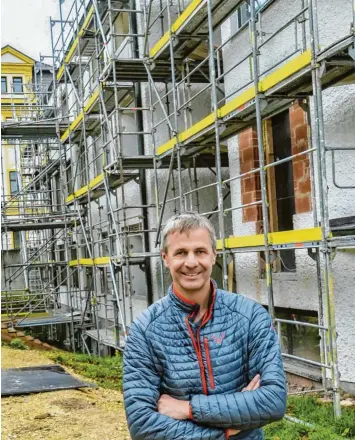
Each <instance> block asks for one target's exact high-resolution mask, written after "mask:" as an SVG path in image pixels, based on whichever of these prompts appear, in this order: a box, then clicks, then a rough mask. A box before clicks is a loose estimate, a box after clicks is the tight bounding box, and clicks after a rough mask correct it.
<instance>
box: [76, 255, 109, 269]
mask: <svg viewBox="0 0 355 440" xmlns="http://www.w3.org/2000/svg"><path fill="white" fill-rule="evenodd" d="M110 260H111V258H110V257H97V258H79V259H78V260H70V261H69V266H71V267H75V266H103V265H107V264H109V263H110Z"/></svg>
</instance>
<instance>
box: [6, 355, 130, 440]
mask: <svg viewBox="0 0 355 440" xmlns="http://www.w3.org/2000/svg"><path fill="white" fill-rule="evenodd" d="M1 355H2V356H1V367H2V368H17V367H28V366H32V365H45V364H52V363H53V362H52V361H50V360H49V359H48V358H47V357H46V356H45V354H42V353H40V352H37V351H34V350H26V351H25V350H24V351H20V350H12V349H10V348H7V347H1ZM67 370H68V369H67ZM68 371H69V370H68ZM69 372H70V373H71V374H73V373H72V371H69ZM74 376H76V377H78V378H80V379H82V380H83V381H86V382H87V379H86V378H82V377H80V376H78V375H74ZM1 406H2V408H1V421H2V423H1V425H2V427H1V439H2V440H13V439H17V440H29V439H36V440H37V439H38V440H72V439H73V440H74V439H75V440H77V439H82V440H113V439H115V440H129V439H130V436H129V434H128V429H127V425H126V420H125V413H124V407H123V397H122V394H121V393H120V392H118V391H116V390H107V389H104V388H97V389H90V388H82V389H81V390H65V391H52V392H48V393H39V394H31V395H27V396H16V397H4V398H2V399H1Z"/></svg>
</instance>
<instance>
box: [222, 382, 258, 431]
mask: <svg viewBox="0 0 355 440" xmlns="http://www.w3.org/2000/svg"><path fill="white" fill-rule="evenodd" d="M260 379H261V377H260V374H257V375H256V376H255V377H254V378H253V379H252V381H251V382H250V384H249V385H247V386H246V387H244V388H243V389H242V393H244V391H254V390H257V389H258V388H259V387H260ZM239 433H240V430H238V429H229V433H228V434H229V436H230V437H231V436H232V435H236V434H239Z"/></svg>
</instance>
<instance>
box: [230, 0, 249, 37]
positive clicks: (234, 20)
mask: <svg viewBox="0 0 355 440" xmlns="http://www.w3.org/2000/svg"><path fill="white" fill-rule="evenodd" d="M249 18H250V12H249V5H248V3H247V2H243V3H242V4H241V5H240V6H239V7H238V8H237V10H236V11H235V12H234V13H233V15H232V16H231V26H232V32H236V31H238V30H239V29H240V28H241V27H242V26H244V25H245V23H246V22H247V21H248V20H249Z"/></svg>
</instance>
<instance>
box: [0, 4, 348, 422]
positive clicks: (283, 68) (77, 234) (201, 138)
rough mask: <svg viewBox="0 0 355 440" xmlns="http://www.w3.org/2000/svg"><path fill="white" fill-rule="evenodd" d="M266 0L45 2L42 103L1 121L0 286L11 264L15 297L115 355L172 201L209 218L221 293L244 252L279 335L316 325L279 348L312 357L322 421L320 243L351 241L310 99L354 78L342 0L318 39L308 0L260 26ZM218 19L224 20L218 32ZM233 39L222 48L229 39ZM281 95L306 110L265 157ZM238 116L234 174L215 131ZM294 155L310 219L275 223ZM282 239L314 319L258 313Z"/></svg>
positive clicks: (76, 343) (220, 133)
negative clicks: (312, 350) (334, 200)
mask: <svg viewBox="0 0 355 440" xmlns="http://www.w3.org/2000/svg"><path fill="white" fill-rule="evenodd" d="M280 3H282V0H276V1H271V0H269V1H257V0H255V1H250V2H249V3H246V2H243V1H231V0H193V1H191V2H184V1H183V0H179V1H178V2H170V1H166V2H163V1H161V2H160V3H159V5H158V4H157V2H153V1H152V0H145V1H143V2H138V1H137V2H136V1H135V0H130V1H129V2H127V1H123V0H107V1H101V2H98V1H97V0H75V1H73V2H72V5H71V8H70V9H69V11H66V14H64V12H63V6H62V2H61V1H60V2H59V7H60V17H59V20H53V19H51V36H52V62H53V66H54V67H55V69H54V74H53V87H52V91H51V98H50V100H51V101H50V102H51V108H50V109H44V108H43V102H42V101H41V105H42V107H40V109H39V104H38V97H37V98H36V100H35V103H36V104H35V105H36V108H35V109H33V112H34V113H33V114H32V117H31V118H30V119H29V120H28V121H27V120H26V121H15V122H14V123H6V124H3V127H2V130H3V135H4V137H5V139H6V136H8V137H9V138H11V139H13V138H16V136H21V137H19V138H18V139H21V140H18V141H17V142H18V147H17V151H18V155H19V156H18V157H19V161H18V164H19V175H20V176H21V183H20V191H19V193H18V194H17V195H16V196H12V197H11V198H8V197H7V198H6V196H5V200H4V201H3V214H4V215H5V221H4V223H3V224H4V226H3V227H2V228H3V229H2V230H3V231H4V233H3V236H4V237H6V234H7V232H8V231H14V230H20V231H21V243H22V246H21V249H22V253H23V255H22V263H20V264H18V266H19V267H18V269H17V272H16V271H15V273H13V268H11V267H9V266H7V267H4V273H5V274H6V273H8V272H6V271H9V270H10V269H11V270H12V272H11V275H8V276H5V281H6V283H7V288H6V291H7V292H10V291H11V283H12V280H13V279H14V278H16V276H19V274H20V273H21V274H24V277H25V282H26V292H28V295H33V296H35V297H36V298H37V297H38V293H40V295H41V298H42V299H41V300H40V301H38V300H37V303H36V305H35V306H34V308H37V307H40V304H42V305H45V310H46V311H48V310H51V311H53V313H54V315H53V316H54V320H53V321H51V322H52V323H57V322H58V318H56V317H55V315H57V316H58V313H59V312H61V310H60V309H61V307H64V306H65V307H66V311H67V312H68V314H69V315H70V316H71V321H70V324H68V344H69V343H70V346H71V348H72V349H73V350H76V349H78V348H80V349H82V350H83V351H87V352H89V353H90V352H91V349H90V347H93V343H92V341H96V342H97V347H98V348H97V351H98V352H100V347H101V346H103V345H104V346H108V347H111V348H112V349H118V350H122V349H124V340H125V337H126V335H127V331H128V329H129V326H130V324H131V322H132V321H133V319H134V318H135V316H136V315H137V313H138V312H139V311H141V310H143V309H144V308H145V307H146V306H147V305H149V304H151V303H152V302H153V300H154V299H156V298H157V297H160V296H161V295H163V294H164V292H165V291H166V286H167V282H168V278H167V275H166V274H165V273H164V269H163V264H162V261H161V259H160V254H159V244H160V233H161V229H162V226H163V225H164V222H165V221H166V219H167V218H168V216H170V215H171V214H172V213H174V212H175V213H176V212H183V211H189V210H193V211H198V212H200V213H202V214H203V215H205V216H207V217H208V218H210V219H211V220H212V221H213V223H214V224H215V226H216V230H217V233H218V255H219V259H218V265H219V270H220V278H221V283H222V286H223V288H224V289H229V290H232V287H233V278H234V274H233V261H234V260H235V259H237V258H238V255H239V254H240V253H258V254H259V255H260V259H261V260H262V266H263V270H262V276H263V277H264V278H265V286H266V290H267V297H268V310H269V312H270V314H271V315H272V317H273V319H274V321H275V323H276V326H277V330H278V333H279V335H280V339H281V327H282V326H283V325H285V324H287V325H297V326H308V327H314V328H317V329H318V330H319V336H320V355H321V361H320V362H316V361H312V360H309V359H303V358H302V359H301V358H299V357H297V356H294V355H291V354H287V353H284V357H285V358H289V359H296V360H297V359H298V360H300V359H301V360H302V361H303V362H307V363H308V364H309V365H314V366H317V367H319V368H321V370H322V379H323V387H324V389H325V390H329V389H330V390H332V392H333V397H334V409H335V413H336V414H337V415H339V414H340V389H339V370H338V359H337V335H336V326H335V310H334V301H335V299H334V286H333V270H332V259H333V256H334V251H335V250H336V249H339V248H351V247H354V246H355V236H354V235H353V232H352V227H351V228H350V227H349V228H347V227H346V226H345V227H344V228H343V230H342V234H341V236H335V235H336V234H334V230H332V229H331V226H330V220H329V207H328V198H327V194H328V187H327V173H326V156H327V155H329V154H331V157H332V167H333V181H334V184H336V185H337V186H338V187H341V185H339V184H338V183H337V181H336V170H335V154H336V152H337V151H344V150H347V151H349V150H355V148H349V147H339V146H334V147H332V146H329V145H328V144H327V142H326V139H325V133H324V122H323V103H322V93H323V90H325V89H327V88H330V87H334V86H335V85H341V84H349V83H351V82H354V80H355V74H354V65H355V64H354V59H355V55H354V54H355V34H354V17H355V10H354V3H352V10H351V11H350V13H349V22H351V23H352V27H351V29H350V32H349V33H348V34H346V35H345V36H344V37H342V38H341V39H338V40H336V41H334V42H332V44H331V45H330V46H328V47H326V48H322V49H321V48H320V47H321V46H320V43H319V26H318V14H319V10H318V9H317V4H316V2H315V1H314V0H309V1H308V2H305V1H301V2H299V4H298V5H297V8H293V9H295V10H294V11H293V12H292V14H286V16H285V18H279V19H278V22H277V24H276V25H275V23H274V25H273V27H272V28H270V29H265V28H264V26H265V24H264V17H265V16H267V14H268V13H269V11H270V8H272V7H273V4H280ZM243 16H244V19H243ZM228 20H230V23H231V22H232V20H237V23H238V26H237V30H236V31H234V32H233V31H231V32H230V35H229V36H228V37H226V36H225V34H226V32H225V26H226V23H227V22H228ZM265 21H266V22H267V20H266V19H265ZM223 26H224V27H223ZM221 29H224V32H222V31H221ZM248 31H249V32H248ZM285 32H292V39H291V42H288V44H289V46H288V47H287V50H282V51H281V52H282V54H283V55H282V57H279V58H278V59H275V58H274V57H272V56H269V55H270V51H272V50H273V47H275V44H276V45H278V44H280V38H283V36H284V35H285ZM246 33H247V34H249V35H248V38H247V39H245V38H244V40H243V46H242V47H241V49H240V50H239V52H238V53H237V54H236V55H235V56H234V57H230V56H229V53H230V51H231V50H233V48H235V46H234V44H235V40H236V39H238V38H239V37H240V36H242V35H245V34H246ZM283 49H284V48H283ZM235 78H237V80H236V79H235ZM31 94H32V95H34V96H37V94H36V93H33V92H31ZM46 102H48V100H47V101H46ZM295 102H296V103H298V105H299V106H300V107H301V108H302V109H303V110H304V111H305V113H306V115H307V117H306V120H307V123H308V135H307V137H308V145H307V147H306V148H303V149H301V151H296V152H294V153H293V154H291V155H289V156H287V157H284V158H281V159H277V158H276V160H275V158H274V156H273V155H272V152H271V153H270V145H268V144H269V134H268V130H269V128H268V122H267V121H268V120H270V118H272V117H273V116H275V115H278V114H279V113H281V112H282V111H284V110H286V109H288V108H289V107H290V106H291V105H294V103H295ZM311 127H313V132H311ZM250 128H253V129H254V133H255V134H254V136H255V144H256V145H255V146H256V148H257V159H256V161H255V163H256V164H257V165H256V166H255V165H253V166H252V167H251V169H249V170H247V171H245V172H244V171H243V172H239V173H237V174H236V173H234V171H232V170H231V169H230V167H229V162H230V158H229V152H228V150H230V147H228V144H227V142H228V140H230V139H231V138H233V136H235V135H238V134H241V133H242V132H244V131H245V130H247V129H250ZM53 133H56V138H55V137H54V136H53ZM26 136H27V142H26V146H24V147H22V146H21V145H23V141H24V139H26ZM34 148H36V150H34ZM267 153H270V154H267ZM270 157H272V158H273V159H270ZM304 157H306V158H308V160H309V163H310V179H311V190H312V204H313V210H312V212H313V227H308V228H304V229H297V230H296V229H295V230H282V231H279V230H277V227H275V224H274V223H273V221H274V220H273V219H272V215H271V209H272V205H273V204H274V203H275V198H276V196H275V194H273V193H272V190H271V186H272V185H271V180H272V176H273V173H274V170H275V169H276V168H277V167H279V166H280V165H282V164H285V163H289V164H290V163H294V162H295V161H297V160H298V159H299V158H304ZM29 170H31V172H29ZM34 170H36V171H34ZM251 176H254V177H255V176H256V177H257V179H258V182H260V188H259V189H258V193H257V194H255V197H254V199H253V200H250V201H246V202H245V203H244V202H243V203H242V204H239V205H238V204H235V203H234V201H233V200H232V198H231V191H232V190H233V185H234V184H235V183H236V182H243V181H245V179H248V178H250V177H251ZM201 182H202V184H201ZM344 188H347V189H352V188H353V187H352V186H351V185H349V186H346V187H344ZM54 201H56V203H54ZM10 205H11V206H16V207H17V206H18V217H17V219H16V220H15V221H14V220H12V219H11V218H10V217H9V216H8V215H7V214H6V213H7V212H8V209H10V207H11V206H10ZM248 208H256V212H257V213H258V216H259V217H258V219H257V220H258V221H259V229H258V231H257V232H259V233H256V234H253V235H242V236H234V235H230V234H229V233H230V232H231V231H232V226H231V225H232V222H233V215H234V214H235V213H236V212H237V211H238V212H243V211H244V210H246V209H248ZM3 249H4V244H3ZM295 249H297V250H300V249H306V250H309V255H310V256H311V257H312V258H313V259H314V261H315V265H316V272H317V284H318V324H309V323H306V322H299V321H295V320H285V319H280V318H278V317H277V314H276V313H275V305H274V292H273V270H274V268H275V267H277V265H278V264H280V261H281V263H282V259H281V253H280V252H285V251H292V250H295ZM282 264H283V263H282ZM38 280H40V282H39V281H38ZM234 281H235V280H234ZM153 285H155V287H156V289H157V291H158V294H157V295H156V294H155V295H154V287H153ZM137 286H138V288H139V290H140V292H141V295H140V298H138V299H137V295H136V290H137ZM158 286H159V287H158ZM36 295H37V296H36ZM10 296H11V295H10ZM12 298H14V297H12ZM12 301H14V299H13V300H12ZM32 302H33V301H32ZM6 304H8V305H7V308H8V309H9V310H10V309H11V311H9V312H8V314H9V316H11V320H12V321H14V320H17V322H18V323H19V322H20V321H18V317H19V314H20V313H22V312H23V311H24V310H26V311H33V307H32V306H31V307H30V310H27V309H28V307H29V306H28V304H30V301H28V302H27V303H26V306H22V308H21V309H20V310H17V311H16V312H14V303H13V302H11V300H9V299H8V298H7V301H6ZM26 307H27V309H26ZM62 310H63V309H62ZM61 313H62V312H61ZM78 315H80V319H78ZM26 317H27V315H26ZM67 317H68V316H66V318H65V319H67ZM46 319H47V321H46V323H48V318H46ZM55 319H56V320H57V321H55ZM65 319H64V318H63V321H62V322H67V321H66V320H65ZM25 320H26V319H25V318H22V321H23V322H24V321H25ZM327 371H329V373H330V377H331V380H330V385H329V382H328V380H327V378H328V374H327Z"/></svg>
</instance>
